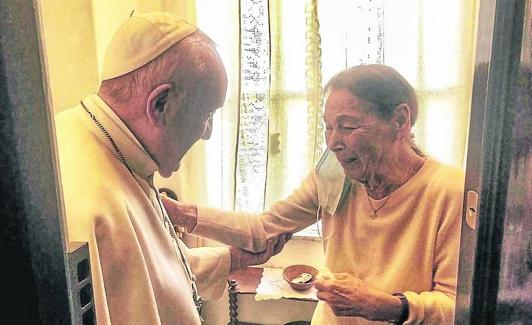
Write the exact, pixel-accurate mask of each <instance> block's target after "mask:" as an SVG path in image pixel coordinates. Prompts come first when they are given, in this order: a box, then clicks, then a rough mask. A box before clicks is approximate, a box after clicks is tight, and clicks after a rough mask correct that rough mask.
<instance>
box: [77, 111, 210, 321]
mask: <svg viewBox="0 0 532 325" xmlns="http://www.w3.org/2000/svg"><path fill="white" fill-rule="evenodd" d="M80 104H81V106H82V107H83V109H84V110H85V112H87V114H89V117H90V118H91V120H92V121H93V122H94V124H96V127H98V129H99V130H100V131H101V132H102V133H103V135H104V136H105V137H106V138H107V140H109V142H110V143H111V145H112V146H113V149H114V150H115V153H116V155H117V156H118V159H119V160H120V162H121V163H122V164H123V165H124V166H125V167H126V168H127V170H128V171H129V173H130V174H131V176H132V177H133V179H134V180H135V181H136V182H137V183H138V181H137V178H136V177H135V175H134V174H133V171H132V170H131V168H130V167H129V164H128V163H127V160H126V158H125V157H124V155H123V154H122V151H120V149H119V148H118V145H117V144H116V142H115V141H114V140H113V138H112V137H111V135H110V134H109V132H107V130H106V129H105V127H104V126H103V125H102V123H100V121H98V119H96V116H94V114H92V113H91V112H90V111H89V109H88V108H87V107H86V106H85V104H84V103H83V101H80ZM155 194H156V197H157V202H158V204H159V208H160V209H161V211H162V213H163V218H164V223H165V225H164V227H165V228H168V232H169V233H170V237H171V238H172V241H173V244H174V245H173V246H174V252H175V253H176V258H177V259H178V260H179V261H180V262H181V265H182V266H183V269H184V270H185V273H186V274H187V277H188V279H189V281H190V283H191V286H192V299H193V300H194V305H196V310H197V311H198V315H199V318H200V320H201V321H202V322H203V318H202V317H201V308H202V306H203V300H202V298H201V296H200V295H199V294H198V288H197V286H196V280H195V276H194V275H193V274H192V272H191V271H190V268H189V263H188V262H187V259H186V257H185V255H184V254H183V251H182V250H181V246H180V245H179V240H178V238H177V234H176V232H175V230H174V227H172V222H171V221H170V218H169V217H168V214H167V213H166V210H165V209H164V206H163V204H162V203H161V199H160V195H159V192H158V191H155Z"/></svg>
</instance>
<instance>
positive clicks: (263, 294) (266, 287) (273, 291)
mask: <svg viewBox="0 0 532 325" xmlns="http://www.w3.org/2000/svg"><path fill="white" fill-rule="evenodd" d="M317 291H318V290H316V288H314V286H312V287H310V288H309V289H307V290H304V291H296V290H294V289H292V287H290V285H289V284H288V282H286V281H285V280H284V279H283V269H276V268H275V269H274V268H264V270H263V271H262V278H261V279H260V283H259V286H258V287H257V294H256V295H255V300H256V301H261V300H269V299H281V298H300V299H314V300H317V299H318V298H317V297H316V292H317Z"/></svg>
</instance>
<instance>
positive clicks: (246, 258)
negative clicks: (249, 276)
mask: <svg viewBox="0 0 532 325" xmlns="http://www.w3.org/2000/svg"><path fill="white" fill-rule="evenodd" d="M290 238H292V234H291V233H287V234H281V235H279V236H278V237H277V238H271V239H269V240H268V242H267V243H266V250H265V251H264V252H260V253H252V252H248V251H246V250H243V249H242V248H238V247H234V246H231V247H229V252H230V253H231V272H233V271H237V270H240V269H243V268H244V267H246V266H250V265H258V264H263V263H266V262H267V261H268V260H269V259H270V257H272V256H274V255H277V254H278V253H279V252H280V251H281V250H282V249H283V247H284V245H285V244H286V242H287V241H289V240H290Z"/></svg>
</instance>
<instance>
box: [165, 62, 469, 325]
mask: <svg viewBox="0 0 532 325" xmlns="http://www.w3.org/2000/svg"><path fill="white" fill-rule="evenodd" d="M325 90H326V104H325V114H324V120H325V125H326V132H325V137H326V143H327V148H328V151H327V152H326V153H325V154H324V156H323V158H322V159H321V161H320V162H319V163H318V164H317V166H316V168H315V169H314V170H313V171H312V172H311V173H310V175H308V177H307V178H306V179H305V180H304V181H303V183H302V185H301V186H300V187H299V188H298V189H297V190H295V191H294V193H293V194H291V195H290V196H289V197H288V198H287V199H285V200H283V201H280V202H277V203H276V204H274V205H273V206H272V207H271V208H270V209H269V210H268V211H266V212H263V213H261V214H260V215H259V217H254V218H251V217H250V215H248V214H245V213H235V212H224V211H220V210H218V209H211V208H201V207H199V208H196V207H195V206H194V205H190V204H181V203H177V202H175V201H172V200H166V201H165V206H166V207H167V209H168V210H169V213H170V214H171V215H172V216H173V221H174V222H176V224H179V225H183V226H185V227H186V228H187V230H188V231H190V232H191V233H192V234H195V235H199V236H203V237H209V238H212V239H216V240H218V241H221V242H224V243H227V244H233V245H235V244H236V245H239V246H240V247H242V248H245V249H248V250H251V251H261V250H263V249H264V247H265V243H266V240H267V239H269V238H273V237H275V236H278V235H281V234H283V233H289V232H296V231H299V230H301V229H303V228H305V227H307V226H308V225H310V224H311V223H313V222H315V221H316V218H321V220H322V221H323V233H324V237H325V238H324V248H325V257H326V266H327V268H328V269H329V270H330V271H331V272H332V275H330V276H325V277H322V278H321V279H320V280H318V281H317V282H316V284H315V286H316V287H317V288H318V298H319V299H320V302H319V303H318V306H317V308H316V310H315V313H314V316H313V320H312V323H313V324H368V323H373V321H384V322H394V323H405V324H411V323H421V322H424V323H428V324H452V323H453V315H454V304H455V293H456V278H457V265H458V248H459V238H460V225H461V212H462V197H463V185H464V175H463V172H462V171H461V170H458V169H456V168H452V167H449V166H445V165H443V164H441V163H439V162H437V161H436V160H434V159H432V158H430V157H427V156H425V155H423V154H422V153H421V151H420V150H419V149H418V148H417V147H416V146H415V144H414V142H413V136H412V133H411V131H412V126H413V125H414V123H415V121H416V117H417V115H418V106H417V100H416V96H415V92H414V89H413V88H412V87H411V86H410V85H409V83H408V82H407V81H406V80H405V79H404V78H403V77H402V76H401V75H400V74H399V73H398V72H397V71H395V70H394V69H392V68H390V67H388V66H385V65H362V66H357V67H353V68H350V69H347V70H345V71H343V72H341V73H339V74H337V75H335V76H334V77H333V78H332V79H331V80H330V81H329V83H328V84H327V85H326V87H325Z"/></svg>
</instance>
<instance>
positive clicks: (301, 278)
mask: <svg viewBox="0 0 532 325" xmlns="http://www.w3.org/2000/svg"><path fill="white" fill-rule="evenodd" d="M310 280H312V274H310V273H307V272H303V273H301V274H300V275H298V276H296V277H295V278H293V279H292V282H293V283H308V282H309V281H310Z"/></svg>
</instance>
